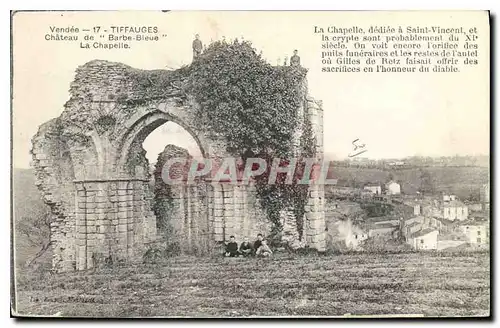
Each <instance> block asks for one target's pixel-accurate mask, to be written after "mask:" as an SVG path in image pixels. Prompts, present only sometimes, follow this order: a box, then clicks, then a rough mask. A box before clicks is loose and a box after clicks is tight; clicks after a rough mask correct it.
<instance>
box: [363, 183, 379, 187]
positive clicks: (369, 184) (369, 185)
mask: <svg viewBox="0 0 500 328" xmlns="http://www.w3.org/2000/svg"><path fill="white" fill-rule="evenodd" d="M366 187H380V183H372V182H370V183H367V184H365V188H366Z"/></svg>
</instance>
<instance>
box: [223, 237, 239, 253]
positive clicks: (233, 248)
mask: <svg viewBox="0 0 500 328" xmlns="http://www.w3.org/2000/svg"><path fill="white" fill-rule="evenodd" d="M238 255H240V253H239V252H238V243H237V242H236V241H235V238H234V236H231V237H229V243H227V245H226V251H225V253H224V256H225V257H237V256H238Z"/></svg>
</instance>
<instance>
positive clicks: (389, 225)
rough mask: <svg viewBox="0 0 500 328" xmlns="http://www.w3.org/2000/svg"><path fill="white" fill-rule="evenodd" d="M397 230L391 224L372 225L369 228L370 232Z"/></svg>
mask: <svg viewBox="0 0 500 328" xmlns="http://www.w3.org/2000/svg"><path fill="white" fill-rule="evenodd" d="M389 228H391V229H395V228H397V226H395V225H394V224H391V223H382V224H372V225H370V226H369V229H370V230H379V229H389Z"/></svg>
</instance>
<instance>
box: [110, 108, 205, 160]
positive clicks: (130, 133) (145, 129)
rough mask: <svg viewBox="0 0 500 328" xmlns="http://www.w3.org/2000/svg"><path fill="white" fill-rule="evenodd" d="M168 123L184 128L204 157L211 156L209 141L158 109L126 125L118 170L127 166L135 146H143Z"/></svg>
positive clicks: (118, 150)
mask: <svg viewBox="0 0 500 328" xmlns="http://www.w3.org/2000/svg"><path fill="white" fill-rule="evenodd" d="M167 122H174V123H176V124H178V125H179V126H181V127H182V128H184V129H185V130H186V131H187V132H188V133H189V134H190V135H191V136H192V137H193V139H194V140H195V141H196V143H197V145H198V147H199V149H200V151H201V154H202V156H203V157H204V158H207V157H208V156H209V155H208V153H207V149H209V146H208V141H206V140H205V139H204V138H203V136H200V134H197V133H196V132H195V131H193V129H192V128H191V127H190V126H189V125H188V124H186V123H185V122H183V121H182V120H181V119H180V118H178V117H175V116H173V115H171V114H168V113H166V112H163V111H160V110H157V109H156V110H151V111H148V112H147V113H145V114H144V115H143V116H141V117H139V118H138V119H133V123H128V124H126V126H129V128H128V130H127V131H126V133H125V134H124V135H123V136H122V138H121V140H120V141H119V142H118V143H117V148H116V159H115V161H116V165H117V168H118V169H119V170H120V169H122V168H123V167H124V166H125V165H126V162H127V160H128V156H129V155H130V150H131V146H132V145H133V144H135V143H138V144H142V143H143V142H144V140H145V139H146V138H147V136H148V135H150V134H151V132H153V131H154V130H155V129H157V128H158V127H160V126H161V125H163V124H165V123H167Z"/></svg>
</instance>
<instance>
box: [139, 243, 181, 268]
mask: <svg viewBox="0 0 500 328" xmlns="http://www.w3.org/2000/svg"><path fill="white" fill-rule="evenodd" d="M179 255H181V246H180V245H179V243H178V242H163V243H157V244H155V245H152V246H150V247H149V248H148V249H147V250H146V252H145V253H144V255H143V256H142V262H143V263H144V264H158V263H161V262H162V261H163V260H165V259H167V258H172V257H176V256H179Z"/></svg>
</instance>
